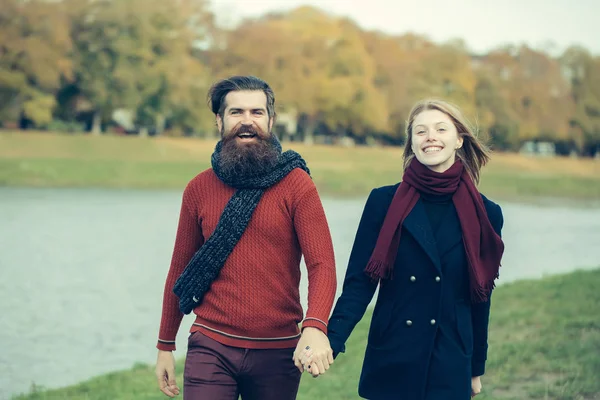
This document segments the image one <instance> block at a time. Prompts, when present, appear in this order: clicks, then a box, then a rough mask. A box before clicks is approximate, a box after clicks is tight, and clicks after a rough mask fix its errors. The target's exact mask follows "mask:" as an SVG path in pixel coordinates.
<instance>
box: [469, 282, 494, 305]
mask: <svg viewBox="0 0 600 400" xmlns="http://www.w3.org/2000/svg"><path fill="white" fill-rule="evenodd" d="M495 287H496V282H494V281H489V282H486V283H485V284H483V285H481V286H480V285H476V286H475V287H472V288H471V301H472V302H473V303H485V302H486V301H488V300H489V299H490V294H491V293H492V290H494V288H495Z"/></svg>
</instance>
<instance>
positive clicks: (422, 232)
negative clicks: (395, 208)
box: [403, 200, 442, 271]
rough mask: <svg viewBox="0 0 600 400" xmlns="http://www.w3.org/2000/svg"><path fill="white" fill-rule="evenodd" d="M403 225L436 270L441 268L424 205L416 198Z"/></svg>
mask: <svg viewBox="0 0 600 400" xmlns="http://www.w3.org/2000/svg"><path fill="white" fill-rule="evenodd" d="M403 225H404V227H405V228H406V230H407V231H408V232H410V234H411V235H412V236H413V237H414V238H415V240H416V241H417V243H418V244H419V245H420V246H421V247H422V248H423V250H424V251H425V253H427V255H428V256H429V258H430V259H431V261H432V262H433V265H435V267H436V268H437V270H438V271H441V270H442V267H441V263H440V257H439V254H438V250H437V246H436V242H435V237H434V235H433V232H432V230H431V224H430V223H429V218H428V217H427V213H426V212H425V206H424V205H423V203H422V202H421V200H418V201H417V203H416V204H415V206H414V207H413V209H412V210H411V212H410V213H409V214H408V215H407V216H406V218H405V219H404V223H403Z"/></svg>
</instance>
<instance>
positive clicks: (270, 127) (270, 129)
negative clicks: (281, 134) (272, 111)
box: [269, 115, 275, 132]
mask: <svg viewBox="0 0 600 400" xmlns="http://www.w3.org/2000/svg"><path fill="white" fill-rule="evenodd" d="M274 124H275V116H274V115H273V116H272V117H271V118H269V132H271V131H272V130H273V125H274Z"/></svg>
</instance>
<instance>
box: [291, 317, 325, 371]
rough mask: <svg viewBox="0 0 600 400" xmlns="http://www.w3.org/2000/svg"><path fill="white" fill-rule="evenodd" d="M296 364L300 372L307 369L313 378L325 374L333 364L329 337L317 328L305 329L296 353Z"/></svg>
mask: <svg viewBox="0 0 600 400" xmlns="http://www.w3.org/2000/svg"><path fill="white" fill-rule="evenodd" d="M294 364H295V365H296V367H297V368H298V369H299V370H300V372H304V370H305V369H306V370H307V371H308V372H310V373H311V374H312V376H313V377H317V376H319V375H321V374H324V373H325V371H327V370H328V369H329V365H331V364H333V350H331V347H330V345H329V339H327V335H325V333H323V331H321V330H319V329H317V328H313V327H307V328H304V330H303V331H302V336H301V337H300V341H299V342H298V345H297V346H296V351H294Z"/></svg>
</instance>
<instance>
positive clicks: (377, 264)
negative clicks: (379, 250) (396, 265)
mask: <svg viewBox="0 0 600 400" xmlns="http://www.w3.org/2000/svg"><path fill="white" fill-rule="evenodd" d="M365 273H366V274H367V275H368V276H369V277H371V279H373V280H374V281H379V280H380V279H392V275H393V271H392V268H390V267H389V265H388V264H387V263H386V262H385V261H381V260H371V261H369V263H368V264H367V267H366V268H365Z"/></svg>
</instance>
